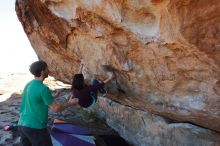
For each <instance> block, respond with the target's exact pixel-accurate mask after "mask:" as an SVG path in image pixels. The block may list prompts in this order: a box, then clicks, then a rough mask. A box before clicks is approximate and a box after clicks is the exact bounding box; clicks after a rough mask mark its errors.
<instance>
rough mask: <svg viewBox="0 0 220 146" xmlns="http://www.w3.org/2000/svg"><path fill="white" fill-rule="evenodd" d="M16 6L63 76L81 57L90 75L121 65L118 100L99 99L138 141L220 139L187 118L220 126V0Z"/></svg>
mask: <svg viewBox="0 0 220 146" xmlns="http://www.w3.org/2000/svg"><path fill="white" fill-rule="evenodd" d="M16 12H17V15H18V18H19V20H20V22H21V23H22V25H23V28H24V31H25V32H26V34H27V36H28V38H29V40H30V42H31V45H32V47H33V48H34V50H35V52H36V54H37V55H38V57H39V59H42V60H44V61H46V62H47V63H48V65H49V68H50V71H51V75H53V76H54V77H56V78H57V79H59V80H62V81H65V82H69V83H70V81H71V77H72V75H73V74H74V73H76V72H77V71H78V68H79V64H80V62H81V61H83V62H84V64H85V65H86V68H85V69H84V70H83V72H84V74H85V76H86V78H87V79H91V78H92V76H93V75H94V74H96V75H100V78H104V77H105V73H104V71H103V70H102V69H101V68H100V65H101V64H109V65H111V66H112V67H113V68H114V69H115V74H116V79H115V81H113V82H112V83H111V85H110V86H109V87H110V94H111V96H108V97H107V98H109V99H112V100H114V101H116V102H113V101H108V100H109V99H102V98H100V100H99V108H98V109H97V111H102V110H103V111H104V112H103V113H102V114H103V115H100V116H104V117H105V118H107V119H108V120H109V121H108V123H109V124H110V125H111V126H112V127H113V128H115V129H116V130H118V132H119V133H120V134H121V135H122V136H123V137H124V138H125V139H127V140H128V141H130V142H131V143H133V144H134V145H137V146H141V145H145V143H146V144H149V145H151V144H155V145H178V144H176V143H177V142H179V143H180V145H184V144H183V143H184V141H185V142H186V141H187V140H189V141H190V139H191V138H189V137H192V139H191V140H192V141H191V142H193V143H198V145H200V142H201V140H202V141H203V142H204V143H207V144H208V145H209V144H215V143H218V144H220V142H219V139H220V135H219V134H214V133H212V134H211V133H209V132H208V131H207V130H204V129H200V128H199V127H196V126H192V125H190V124H181V123H182V122H184V123H186V122H187V123H193V124H195V125H199V126H202V127H205V128H208V129H211V130H213V131H216V132H220V122H219V121H220V94H219V93H220V85H219V84H218V82H219V80H220V39H219V38H220V2H219V0H209V1H207V0H184V1H180V0H141V1H140V0H133V1H128V0H95V1H92V0H17V1H16ZM109 102H110V103H109ZM111 102H113V103H114V104H111ZM116 103H117V104H116ZM119 103H120V104H119ZM103 105H104V106H103ZM152 114H154V115H152ZM156 115H157V116H156ZM123 116H127V117H125V118H120V117H123ZM167 119H169V120H167ZM167 121H170V122H171V123H173V122H175V123H179V124H170V122H167ZM134 122H135V123H134ZM150 123H151V124H150ZM161 124H162V125H161ZM164 124H165V125H164ZM180 125H181V126H180ZM186 129H187V132H186V133H188V134H186V133H185V132H184V131H185V130H186ZM198 129H200V130H198ZM149 131H151V132H149ZM171 131H175V132H176V133H175V132H174V133H175V134H174V133H173V132H171ZM163 135H166V136H165V137H164V138H163ZM174 135H175V136H174ZM193 135H194V136H193ZM210 135H212V136H210ZM187 136H188V137H187ZM168 138H171V139H172V140H170V141H164V140H165V139H168ZM180 139H182V140H183V141H180ZM217 139H218V140H217ZM138 141H141V142H138ZM172 142H173V143H172ZM181 142H182V143H181ZM143 143H144V144H143ZM190 144H191V143H190V142H189V143H187V142H186V145H190ZM201 145H202V144H201Z"/></svg>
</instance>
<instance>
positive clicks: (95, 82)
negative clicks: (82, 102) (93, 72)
mask: <svg viewBox="0 0 220 146" xmlns="http://www.w3.org/2000/svg"><path fill="white" fill-rule="evenodd" d="M98 83H100V82H99V81H98V80H96V79H94V80H92V85H96V84H98ZM98 91H99V92H100V93H103V94H104V93H107V90H106V88H105V87H102V88H100V89H99V90H98ZM97 94H98V93H97V91H96V92H91V93H90V95H91V97H92V98H93V103H96V101H97V97H98V95H97Z"/></svg>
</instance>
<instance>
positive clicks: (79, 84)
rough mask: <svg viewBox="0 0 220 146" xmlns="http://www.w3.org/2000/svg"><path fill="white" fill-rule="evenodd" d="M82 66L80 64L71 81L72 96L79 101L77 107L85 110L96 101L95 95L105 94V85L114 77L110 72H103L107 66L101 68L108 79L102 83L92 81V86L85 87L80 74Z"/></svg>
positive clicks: (95, 80)
mask: <svg viewBox="0 0 220 146" xmlns="http://www.w3.org/2000/svg"><path fill="white" fill-rule="evenodd" d="M83 66H84V64H82V63H81V65H80V69H79V72H78V74H75V75H74V76H73V79H72V87H71V90H72V94H73V97H74V98H78V99H79V102H78V103H79V105H80V106H81V107H84V108H87V107H89V106H91V105H92V104H93V103H96V101H97V93H98V91H99V92H100V93H103V94H105V93H107V90H106V87H105V84H107V83H108V82H109V81H111V80H112V79H113V78H114V77H115V75H114V73H113V71H111V70H105V68H106V66H107V65H104V66H102V67H103V68H104V70H105V71H107V75H108V78H107V79H105V80H104V81H102V82H101V81H98V80H97V79H93V81H92V85H86V84H85V83H84V76H83V74H82V69H83Z"/></svg>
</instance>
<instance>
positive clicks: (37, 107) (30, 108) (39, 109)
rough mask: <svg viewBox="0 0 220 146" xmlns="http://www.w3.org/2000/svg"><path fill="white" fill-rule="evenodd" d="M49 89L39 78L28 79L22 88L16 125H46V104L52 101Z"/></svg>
mask: <svg viewBox="0 0 220 146" xmlns="http://www.w3.org/2000/svg"><path fill="white" fill-rule="evenodd" d="M53 101H54V99H53V97H52V94H51V91H50V89H49V88H48V87H47V86H46V85H44V84H43V83H42V82H41V81H40V80H32V81H30V82H29V83H28V84H27V85H26V86H25V88H24V91H23V96H22V102H21V109H20V118H19V121H18V125H20V126H26V127H30V128H36V129H43V128H46V127H47V122H48V105H50V104H51V103H53Z"/></svg>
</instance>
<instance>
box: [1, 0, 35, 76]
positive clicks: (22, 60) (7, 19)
mask: <svg viewBox="0 0 220 146" xmlns="http://www.w3.org/2000/svg"><path fill="white" fill-rule="evenodd" d="M37 60H38V59H37V55H36V54H35V52H34V49H33V48H32V47H31V44H30V42H29V40H28V38H27V36H26V34H25V32H24V30H23V27H22V25H21V23H20V22H19V20H18V18H17V15H16V12H15V0H4V1H3V0H1V2H0V73H2V72H3V73H4V72H10V73H23V72H28V69H29V66H30V64H31V63H32V62H34V61H37Z"/></svg>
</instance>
